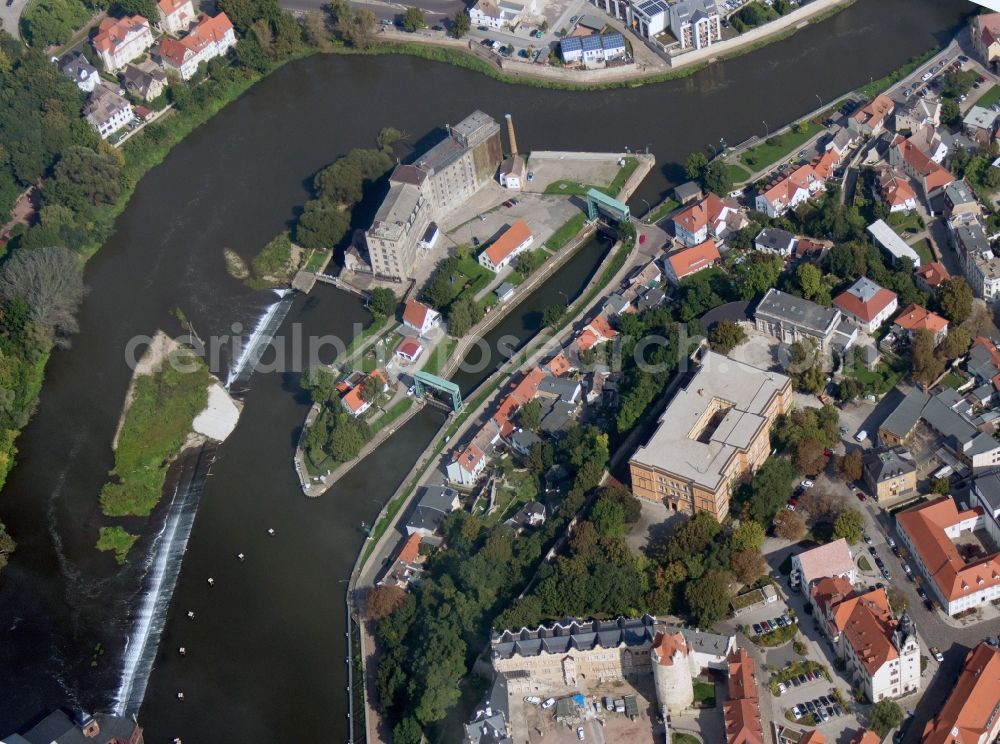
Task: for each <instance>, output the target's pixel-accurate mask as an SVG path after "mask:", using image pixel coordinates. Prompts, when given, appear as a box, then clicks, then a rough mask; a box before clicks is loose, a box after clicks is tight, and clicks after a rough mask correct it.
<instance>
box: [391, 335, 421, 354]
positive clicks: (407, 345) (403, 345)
mask: <svg viewBox="0 0 1000 744" xmlns="http://www.w3.org/2000/svg"><path fill="white" fill-rule="evenodd" d="M423 350H424V345H423V344H422V343H420V342H419V341H418V340H417V339H415V338H413V337H412V336H407V337H406V338H404V339H403V340H402V341H400V342H399V346H397V347H396V351H398V352H399V353H400V354H403V355H405V356H408V357H410V358H411V359H413V358H416V356H417V355H418V354H420V352H421V351H423Z"/></svg>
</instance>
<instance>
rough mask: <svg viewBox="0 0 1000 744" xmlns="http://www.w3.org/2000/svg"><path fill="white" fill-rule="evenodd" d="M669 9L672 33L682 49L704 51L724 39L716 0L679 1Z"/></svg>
mask: <svg viewBox="0 0 1000 744" xmlns="http://www.w3.org/2000/svg"><path fill="white" fill-rule="evenodd" d="M668 7H669V8H670V32H671V33H672V34H673V35H674V36H675V37H676V39H677V40H678V41H679V42H680V43H681V49H704V48H705V47H709V46H712V44H714V43H715V42H717V41H719V40H721V39H722V20H721V16H720V15H719V8H718V5H717V2H716V0H677V2H673V3H670V4H669V6H668Z"/></svg>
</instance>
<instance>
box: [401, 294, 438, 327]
mask: <svg viewBox="0 0 1000 744" xmlns="http://www.w3.org/2000/svg"><path fill="white" fill-rule="evenodd" d="M440 322H441V313H439V312H438V311H437V310H434V309H433V308H429V307H427V305H425V304H424V303H422V302H420V301H419V300H414V299H413V298H410V299H408V300H407V301H406V304H405V305H404V306H403V324H404V325H406V326H408V327H409V328H412V329H413V330H415V331H416V332H417V333H419V334H420V335H421V336H423V335H424V334H426V333H427V332H428V331H429V330H430V329H431V328H433V327H434V326H436V325H437V324H438V323H440Z"/></svg>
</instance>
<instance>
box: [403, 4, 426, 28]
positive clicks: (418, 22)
mask: <svg viewBox="0 0 1000 744" xmlns="http://www.w3.org/2000/svg"><path fill="white" fill-rule="evenodd" d="M425 26H427V21H426V20H425V19H424V11H423V10H421V9H420V8H418V7H416V6H412V5H411V6H410V7H408V8H407V9H406V12H404V13H403V28H404V29H405V30H407V31H409V32H410V33H413V32H414V31H416V30H417V29H421V28H424V27H425Z"/></svg>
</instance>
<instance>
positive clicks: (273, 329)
mask: <svg viewBox="0 0 1000 744" xmlns="http://www.w3.org/2000/svg"><path fill="white" fill-rule="evenodd" d="M275 292H277V293H278V296H279V297H280V298H281V299H280V300H278V301H277V302H275V303H274V304H273V305H270V306H269V307H268V308H267V310H265V311H264V314H263V315H262V316H261V317H260V320H258V321H257V326H256V327H255V328H254V329H253V331H252V332H251V333H250V336H249V337H248V338H247V340H246V345H245V346H242V351H241V352H240V355H239V357H238V358H237V360H236V363H235V364H234V365H233V367H232V369H231V370H230V371H229V376H228V377H227V378H226V390H229V389H230V388H231V387H232V385H233V384H234V383H237V382H238V383H240V384H241V385H245V384H246V383H248V382H249V381H250V376H251V375H252V374H253V371H254V368H255V367H256V366H257V364H258V362H260V359H261V357H262V356H264V351H265V350H266V349H267V347H268V344H270V343H271V339H273V338H274V334H275V333H277V332H278V328H280V327H281V323H282V321H284V319H285V316H286V315H288V311H289V310H290V309H291V307H292V300H293V299H294V295H292V291H291V290H289V289H276V290H275Z"/></svg>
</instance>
